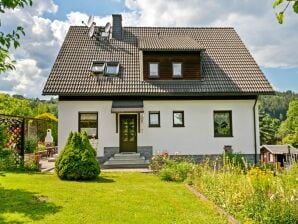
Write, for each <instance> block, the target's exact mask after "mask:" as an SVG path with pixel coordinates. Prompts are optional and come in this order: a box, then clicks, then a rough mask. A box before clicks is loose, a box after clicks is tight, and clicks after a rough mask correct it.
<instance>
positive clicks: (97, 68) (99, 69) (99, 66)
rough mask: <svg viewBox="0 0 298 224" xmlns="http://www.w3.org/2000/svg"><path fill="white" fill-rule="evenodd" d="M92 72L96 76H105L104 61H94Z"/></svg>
mask: <svg viewBox="0 0 298 224" xmlns="http://www.w3.org/2000/svg"><path fill="white" fill-rule="evenodd" d="M91 71H92V72H93V73H94V74H104V71H105V62H104V61H94V62H93V63H92V66H91Z"/></svg>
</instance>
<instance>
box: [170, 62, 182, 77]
mask: <svg viewBox="0 0 298 224" xmlns="http://www.w3.org/2000/svg"><path fill="white" fill-rule="evenodd" d="M175 64H179V65H180V74H174V71H175V70H174V65H175ZM182 66H183V63H182V62H172V76H173V78H182V77H183V74H182V70H183V68H182Z"/></svg>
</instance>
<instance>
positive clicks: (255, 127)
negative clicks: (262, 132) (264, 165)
mask: <svg viewBox="0 0 298 224" xmlns="http://www.w3.org/2000/svg"><path fill="white" fill-rule="evenodd" d="M257 102H258V96H257V97H256V99H255V103H254V106H253V116H254V141H255V164H257V162H258V158H257V155H258V145H257V124H256V106H257Z"/></svg>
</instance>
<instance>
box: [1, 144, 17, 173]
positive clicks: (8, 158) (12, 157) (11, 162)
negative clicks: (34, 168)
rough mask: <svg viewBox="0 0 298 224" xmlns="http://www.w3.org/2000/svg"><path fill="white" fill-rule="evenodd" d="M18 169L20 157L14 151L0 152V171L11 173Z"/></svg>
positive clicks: (5, 150)
mask: <svg viewBox="0 0 298 224" xmlns="http://www.w3.org/2000/svg"><path fill="white" fill-rule="evenodd" d="M18 168H20V157H19V155H18V154H17V153H16V152H15V150H10V149H4V150H0V170H6V171H12V170H17V169H18Z"/></svg>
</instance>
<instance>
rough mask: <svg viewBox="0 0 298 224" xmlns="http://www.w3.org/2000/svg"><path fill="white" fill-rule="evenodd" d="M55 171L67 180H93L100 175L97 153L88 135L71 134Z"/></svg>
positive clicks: (57, 161)
mask: <svg viewBox="0 0 298 224" xmlns="http://www.w3.org/2000/svg"><path fill="white" fill-rule="evenodd" d="M55 171H56V173H57V175H58V176H59V178H61V179H65V180H91V179H94V178H96V177H97V176H98V175H99V173H100V167H99V163H98V161H97V160H96V151H95V150H94V149H93V147H92V146H91V145H90V143H89V139H88V136H87V134H86V133H81V134H80V133H78V132H74V133H72V132H71V133H70V134H69V137H68V140H67V142H66V145H65V146H64V148H63V150H62V151H61V152H60V154H59V156H58V158H57V160H56V163H55Z"/></svg>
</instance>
